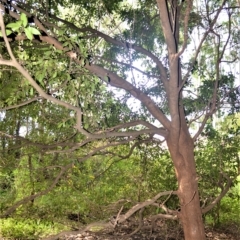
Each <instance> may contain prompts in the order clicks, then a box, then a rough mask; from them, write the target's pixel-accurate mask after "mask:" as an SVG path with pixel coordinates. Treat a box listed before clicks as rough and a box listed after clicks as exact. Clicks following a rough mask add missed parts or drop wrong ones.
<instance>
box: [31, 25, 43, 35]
mask: <svg viewBox="0 0 240 240" xmlns="http://www.w3.org/2000/svg"><path fill="white" fill-rule="evenodd" d="M28 29H29V30H30V32H31V33H32V34H34V35H41V33H40V32H39V31H38V30H37V29H36V28H33V27H28Z"/></svg>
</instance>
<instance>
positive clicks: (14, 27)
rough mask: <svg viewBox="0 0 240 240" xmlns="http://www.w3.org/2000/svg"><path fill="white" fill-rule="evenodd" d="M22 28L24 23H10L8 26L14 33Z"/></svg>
mask: <svg viewBox="0 0 240 240" xmlns="http://www.w3.org/2000/svg"><path fill="white" fill-rule="evenodd" d="M20 27H22V21H17V22H15V23H9V24H7V25H6V28H11V29H12V30H13V31H17V30H18V29H19V28H20Z"/></svg>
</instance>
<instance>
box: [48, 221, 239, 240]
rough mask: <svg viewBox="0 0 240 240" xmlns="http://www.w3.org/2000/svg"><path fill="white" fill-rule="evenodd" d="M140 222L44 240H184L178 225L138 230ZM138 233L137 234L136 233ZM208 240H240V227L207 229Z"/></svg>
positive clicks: (163, 223) (157, 223)
mask: <svg viewBox="0 0 240 240" xmlns="http://www.w3.org/2000/svg"><path fill="white" fill-rule="evenodd" d="M138 227H139V226H138V222H134V223H133V222H131V223H129V222H128V223H126V224H125V225H121V226H117V227H115V228H114V229H104V230H100V231H94V232H93V231H83V230H78V231H66V232H62V233H60V234H58V235H55V236H50V237H48V238H46V239H44V240H184V237H183V232H182V230H181V227H180V226H179V225H176V224H166V222H163V221H158V222H156V223H155V226H154V228H153V226H152V224H148V225H147V227H146V224H144V227H142V228H140V230H139V231H137V232H136V229H138ZM134 232H136V233H134ZM206 237H207V239H208V240H210V239H211V240H223V239H224V240H239V239H240V226H237V225H236V224H232V225H229V226H225V227H221V228H210V227H207V228H206Z"/></svg>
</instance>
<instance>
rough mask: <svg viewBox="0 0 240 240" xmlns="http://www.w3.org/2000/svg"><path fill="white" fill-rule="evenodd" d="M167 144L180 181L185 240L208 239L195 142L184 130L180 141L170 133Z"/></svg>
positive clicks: (181, 216) (180, 216)
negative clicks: (204, 222)
mask: <svg viewBox="0 0 240 240" xmlns="http://www.w3.org/2000/svg"><path fill="white" fill-rule="evenodd" d="M167 142H168V147H169V150H170V153H171V157H172V160H173V163H174V167H175V173H176V177H177V180H178V197H179V200H180V206H181V210H180V212H179V218H180V221H181V223H182V226H183V231H184V236H185V240H204V239H206V237H205V231H204V225H203V221H202V212H201V208H200V201H199V194H198V182H197V174H196V165H195V160H194V154H193V150H194V144H193V141H192V139H191V137H190V135H189V133H188V132H187V131H183V130H182V131H181V132H180V137H179V139H174V138H173V137H171V133H170V136H169V138H168V140H167Z"/></svg>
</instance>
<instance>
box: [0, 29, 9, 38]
mask: <svg viewBox="0 0 240 240" xmlns="http://www.w3.org/2000/svg"><path fill="white" fill-rule="evenodd" d="M11 33H12V30H10V29H6V35H7V36H8V35H10V34H11ZM2 36H3V34H2V32H0V37H2Z"/></svg>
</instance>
